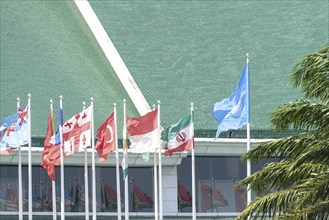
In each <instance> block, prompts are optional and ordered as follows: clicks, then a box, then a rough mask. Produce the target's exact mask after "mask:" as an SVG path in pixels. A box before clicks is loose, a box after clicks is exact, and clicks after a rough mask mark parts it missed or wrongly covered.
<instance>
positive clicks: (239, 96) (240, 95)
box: [212, 63, 250, 138]
mask: <svg viewBox="0 0 329 220" xmlns="http://www.w3.org/2000/svg"><path fill="white" fill-rule="evenodd" d="M212 115H213V116H214V118H215V119H216V121H217V123H218V128H217V132H216V136H215V138H218V136H219V134H220V133H221V132H223V131H227V130H229V129H238V128H241V127H242V126H243V125H245V124H246V123H247V122H248V123H249V122H250V121H249V118H250V117H249V64H248V63H247V64H246V66H245V68H244V70H243V72H242V75H241V77H240V80H239V83H238V86H237V87H236V89H235V90H234V91H233V92H232V93H231V95H230V97H229V98H226V99H224V100H222V101H220V102H217V103H215V105H214V108H213V111H212Z"/></svg>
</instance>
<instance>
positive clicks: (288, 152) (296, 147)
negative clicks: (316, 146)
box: [241, 136, 314, 163]
mask: <svg viewBox="0 0 329 220" xmlns="http://www.w3.org/2000/svg"><path fill="white" fill-rule="evenodd" d="M313 143H314V140H313V139H310V138H308V137H307V136H290V137H285V138H280V139H277V140H273V141H270V142H266V143H263V144H260V145H259V146H257V147H255V148H253V149H251V150H250V151H248V152H247V153H245V154H243V155H242V156H241V159H242V160H243V161H247V160H248V159H249V160H250V161H251V162H253V163H258V162H259V161H260V160H261V159H264V158H268V157H276V158H279V159H282V158H296V157H298V156H299V155H300V154H301V153H302V152H303V151H304V150H305V148H306V147H307V146H309V145H312V144H313Z"/></svg>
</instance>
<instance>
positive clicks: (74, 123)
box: [63, 106, 92, 156]
mask: <svg viewBox="0 0 329 220" xmlns="http://www.w3.org/2000/svg"><path fill="white" fill-rule="evenodd" d="M91 113H92V108H91V106H89V107H88V108H87V109H85V110H84V111H82V112H80V113H79V114H76V115H74V116H73V117H72V118H71V119H69V120H68V121H66V122H64V124H63V142H64V144H63V146H64V155H65V156H69V155H71V154H74V152H76V151H83V150H84V148H86V147H90V145H91Z"/></svg>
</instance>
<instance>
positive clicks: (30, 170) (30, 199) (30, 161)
mask: <svg viewBox="0 0 329 220" xmlns="http://www.w3.org/2000/svg"><path fill="white" fill-rule="evenodd" d="M28 106H29V107H28V108H29V109H28V119H29V135H30V136H29V160H28V162H29V164H28V166H29V167H28V168H29V169H28V173H29V219H32V151H31V147H32V146H31V144H32V143H31V142H32V137H31V134H32V132H31V122H32V121H31V94H28Z"/></svg>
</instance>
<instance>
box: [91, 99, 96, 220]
mask: <svg viewBox="0 0 329 220" xmlns="http://www.w3.org/2000/svg"><path fill="white" fill-rule="evenodd" d="M90 101H91V148H92V151H91V174H92V188H93V189H92V190H93V220H96V168H95V137H94V133H95V131H94V99H93V97H91V98H90Z"/></svg>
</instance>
